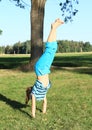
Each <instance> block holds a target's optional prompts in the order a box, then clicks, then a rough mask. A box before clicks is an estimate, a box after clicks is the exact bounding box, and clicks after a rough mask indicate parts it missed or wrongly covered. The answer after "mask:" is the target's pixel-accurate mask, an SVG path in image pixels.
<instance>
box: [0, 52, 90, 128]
mask: <svg viewBox="0 0 92 130" xmlns="http://www.w3.org/2000/svg"><path fill="white" fill-rule="evenodd" d="M28 59H29V55H12V56H10V55H2V56H0V67H1V69H0V130H92V53H70V54H69V53H67V54H57V55H56V57H55V60H54V62H53V65H54V67H52V73H51V74H50V80H51V82H52V87H51V89H50V90H49V92H48V94H47V99H48V107H47V113H46V114H44V115H43V114H42V112H41V109H42V102H39V101H38V102H37V107H36V118H35V119H33V118H32V117H31V101H30V102H29V104H28V105H27V106H25V90H26V87H28V86H32V85H33V84H34V81H35V74H34V72H22V71H20V70H18V69H16V67H18V66H19V65H21V64H24V63H27V62H28ZM15 63H16V65H15ZM10 68H11V69H10Z"/></svg>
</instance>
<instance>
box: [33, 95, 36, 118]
mask: <svg viewBox="0 0 92 130" xmlns="http://www.w3.org/2000/svg"><path fill="white" fill-rule="evenodd" d="M35 100H36V99H35V96H34V94H32V117H33V118H35V110H36V101H35Z"/></svg>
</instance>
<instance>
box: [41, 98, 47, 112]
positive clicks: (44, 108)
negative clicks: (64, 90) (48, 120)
mask: <svg viewBox="0 0 92 130" xmlns="http://www.w3.org/2000/svg"><path fill="white" fill-rule="evenodd" d="M46 108H47V98H46V96H45V98H44V100H43V111H42V112H43V113H46Z"/></svg>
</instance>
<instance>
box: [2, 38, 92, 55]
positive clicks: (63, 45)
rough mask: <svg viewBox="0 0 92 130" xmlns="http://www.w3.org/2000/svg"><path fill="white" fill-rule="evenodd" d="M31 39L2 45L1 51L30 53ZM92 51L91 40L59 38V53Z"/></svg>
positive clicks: (6, 52)
mask: <svg viewBox="0 0 92 130" xmlns="http://www.w3.org/2000/svg"><path fill="white" fill-rule="evenodd" d="M30 42H31V41H25V42H22V43H21V42H17V43H15V44H14V45H13V46H9V45H7V46H6V47H4V46H1V47H0V53H5V54H30V53H31V48H30ZM90 51H92V45H91V44H90V42H83V41H79V42H78V41H73V40H72V41H68V40H62V41H61V40H59V41H58V51H57V53H68V52H90Z"/></svg>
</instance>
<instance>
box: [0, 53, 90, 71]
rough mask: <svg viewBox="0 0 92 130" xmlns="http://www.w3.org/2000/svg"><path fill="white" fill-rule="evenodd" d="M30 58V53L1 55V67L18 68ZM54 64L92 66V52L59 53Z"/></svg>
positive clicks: (61, 65)
mask: <svg viewBox="0 0 92 130" xmlns="http://www.w3.org/2000/svg"><path fill="white" fill-rule="evenodd" d="M29 60H30V55H29V54H27V55H24V54H22V55H21V54H12V55H11V54H10V55H8V54H7V55H0V69H13V68H17V67H19V66H21V65H23V64H26V63H29ZM53 65H54V66H59V67H84V66H86V67H92V52H85V53H61V54H60V53H59V54H58V53H57V54H56V57H55V59H54V62H53Z"/></svg>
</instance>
